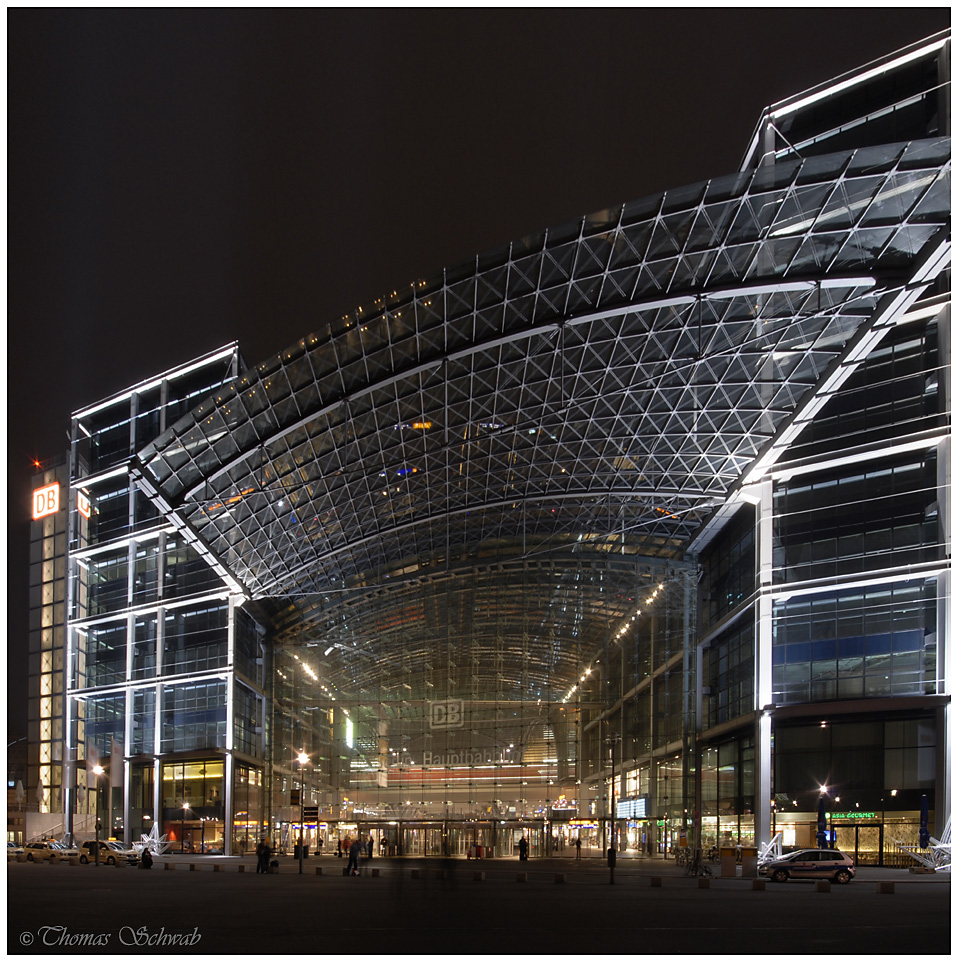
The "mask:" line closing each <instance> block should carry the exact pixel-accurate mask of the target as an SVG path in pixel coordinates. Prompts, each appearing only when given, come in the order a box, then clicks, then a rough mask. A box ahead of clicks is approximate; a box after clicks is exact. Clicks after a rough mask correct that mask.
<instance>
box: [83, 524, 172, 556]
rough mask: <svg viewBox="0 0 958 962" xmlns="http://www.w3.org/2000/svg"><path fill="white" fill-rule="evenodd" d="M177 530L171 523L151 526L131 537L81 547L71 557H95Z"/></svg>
mask: <svg viewBox="0 0 958 962" xmlns="http://www.w3.org/2000/svg"><path fill="white" fill-rule="evenodd" d="M175 530H176V529H175V528H173V527H172V526H171V525H166V526H165V527H162V528H151V529H150V530H149V531H140V532H137V533H136V534H135V535H131V536H130V537H129V538H121V539H120V540H119V541H110V542H109V543H107V544H98V545H97V546H96V547H95V548H80V549H79V550H77V551H71V552H70V557H71V558H72V559H74V560H79V559H80V558H93V557H95V556H97V555H101V554H108V553H109V552H111V551H118V550H119V549H120V548H128V547H129V546H130V545H131V544H140V543H141V542H146V541H153V539H154V538H159V537H160V536H161V535H164V534H173V533H174V531H175Z"/></svg>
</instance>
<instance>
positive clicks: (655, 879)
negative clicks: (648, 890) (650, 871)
mask: <svg viewBox="0 0 958 962" xmlns="http://www.w3.org/2000/svg"><path fill="white" fill-rule="evenodd" d="M649 881H651V883H652V888H654V889H660V888H662V877H661V876H660V875H653V876H652V878H651V879H650V880H649Z"/></svg>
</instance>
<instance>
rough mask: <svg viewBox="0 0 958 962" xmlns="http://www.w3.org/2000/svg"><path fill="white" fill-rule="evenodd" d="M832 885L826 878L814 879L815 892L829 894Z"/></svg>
mask: <svg viewBox="0 0 958 962" xmlns="http://www.w3.org/2000/svg"><path fill="white" fill-rule="evenodd" d="M831 890H832V883H831V882H830V881H829V880H828V879H827V878H819V879H815V891H816V892H831Z"/></svg>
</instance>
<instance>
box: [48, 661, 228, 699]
mask: <svg viewBox="0 0 958 962" xmlns="http://www.w3.org/2000/svg"><path fill="white" fill-rule="evenodd" d="M232 674H233V672H232V671H225V670H223V669H222V668H214V669H210V670H209V671H208V672H205V673H200V672H194V673H190V674H181V675H163V676H162V677H161V678H147V679H144V680H143V681H124V682H120V683H119V684H116V685H102V686H100V687H98V688H72V689H70V691H68V692H67V698H73V699H74V700H75V701H86V700H87V699H88V698H93V697H94V696H96V695H107V694H119V693H120V692H125V691H142V690H143V689H144V688H156V687H157V685H164V686H166V685H175V686H176V687H181V686H183V685H189V684H194V683H197V682H204V681H215V680H216V679H219V680H221V681H229V679H230V677H231V676H232Z"/></svg>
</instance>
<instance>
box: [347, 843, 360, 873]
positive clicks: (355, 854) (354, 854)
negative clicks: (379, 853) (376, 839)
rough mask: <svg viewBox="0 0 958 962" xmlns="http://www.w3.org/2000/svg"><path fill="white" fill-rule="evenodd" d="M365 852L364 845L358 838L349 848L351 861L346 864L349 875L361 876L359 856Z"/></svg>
mask: <svg viewBox="0 0 958 962" xmlns="http://www.w3.org/2000/svg"><path fill="white" fill-rule="evenodd" d="M362 850H363V844H362V842H360V841H359V837H358V836H357V837H356V841H354V842H353V844H352V845H350V846H349V861H348V862H347V863H346V874H347V875H359V854H360V852H362Z"/></svg>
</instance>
